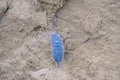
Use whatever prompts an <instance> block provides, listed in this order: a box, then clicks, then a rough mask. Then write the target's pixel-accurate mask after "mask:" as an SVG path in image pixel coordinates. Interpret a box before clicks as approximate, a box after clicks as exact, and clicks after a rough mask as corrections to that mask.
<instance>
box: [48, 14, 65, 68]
mask: <svg viewBox="0 0 120 80" xmlns="http://www.w3.org/2000/svg"><path fill="white" fill-rule="evenodd" d="M55 24H56V17H55V16H54V20H53V23H52V30H53V33H52V35H51V38H50V44H51V48H52V56H53V59H54V61H55V63H56V64H57V66H58V67H59V66H60V63H61V61H62V59H63V56H64V48H63V41H62V39H61V37H60V35H59V34H58V33H56V32H55V30H54V27H55Z"/></svg>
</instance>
